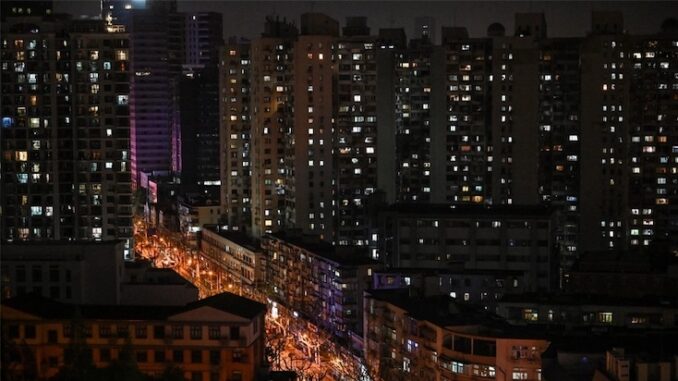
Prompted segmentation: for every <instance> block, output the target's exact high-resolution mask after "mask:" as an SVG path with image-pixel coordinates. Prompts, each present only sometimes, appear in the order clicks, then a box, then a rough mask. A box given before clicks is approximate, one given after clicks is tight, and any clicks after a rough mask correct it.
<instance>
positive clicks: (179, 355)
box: [172, 349, 184, 363]
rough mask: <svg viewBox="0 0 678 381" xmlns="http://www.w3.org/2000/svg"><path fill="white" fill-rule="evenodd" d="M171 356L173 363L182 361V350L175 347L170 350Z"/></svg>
mask: <svg viewBox="0 0 678 381" xmlns="http://www.w3.org/2000/svg"><path fill="white" fill-rule="evenodd" d="M172 358H173V359H174V362H175V363H182V362H184V351H182V350H181V349H175V350H174V351H173V352H172Z"/></svg>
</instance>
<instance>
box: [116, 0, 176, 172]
mask: <svg viewBox="0 0 678 381" xmlns="http://www.w3.org/2000/svg"><path fill="white" fill-rule="evenodd" d="M183 25H184V15H182V14H179V13H177V12H176V3H175V2H160V1H158V2H152V3H151V4H150V5H149V6H148V7H147V8H146V9H141V10H134V11H133V12H132V15H131V21H130V28H129V32H130V50H131V55H132V62H131V64H132V65H131V66H132V68H131V69H132V70H131V71H132V74H133V75H132V80H131V82H132V83H131V90H130V124H131V143H132V144H131V151H132V180H133V181H134V182H135V183H136V182H137V181H138V179H139V173H140V172H149V173H150V172H154V171H160V172H168V171H171V170H176V169H178V167H179V166H180V163H179V162H180V157H179V152H180V147H179V144H178V141H177V139H178V137H179V136H180V131H179V130H180V127H179V121H178V119H179V113H178V105H177V101H178V99H177V95H176V88H177V81H178V79H179V75H180V74H181V65H182V63H183V62H184V59H183V53H184V50H183V42H184V28H183Z"/></svg>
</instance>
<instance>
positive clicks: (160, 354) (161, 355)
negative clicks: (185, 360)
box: [153, 350, 165, 363]
mask: <svg viewBox="0 0 678 381" xmlns="http://www.w3.org/2000/svg"><path fill="white" fill-rule="evenodd" d="M153 359H154V361H155V362H157V363H163V362H165V351H162V350H160V351H155V353H154V355H153Z"/></svg>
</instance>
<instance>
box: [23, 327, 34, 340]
mask: <svg viewBox="0 0 678 381" xmlns="http://www.w3.org/2000/svg"><path fill="white" fill-rule="evenodd" d="M24 338H25V339H35V326H34V325H26V326H24Z"/></svg>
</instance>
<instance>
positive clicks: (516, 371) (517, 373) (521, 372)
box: [512, 368, 527, 380]
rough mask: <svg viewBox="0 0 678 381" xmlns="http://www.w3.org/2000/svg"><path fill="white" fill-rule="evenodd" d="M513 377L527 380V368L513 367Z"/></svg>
mask: <svg viewBox="0 0 678 381" xmlns="http://www.w3.org/2000/svg"><path fill="white" fill-rule="evenodd" d="M512 379H513V380H527V369H523V368H513V373H512Z"/></svg>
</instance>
